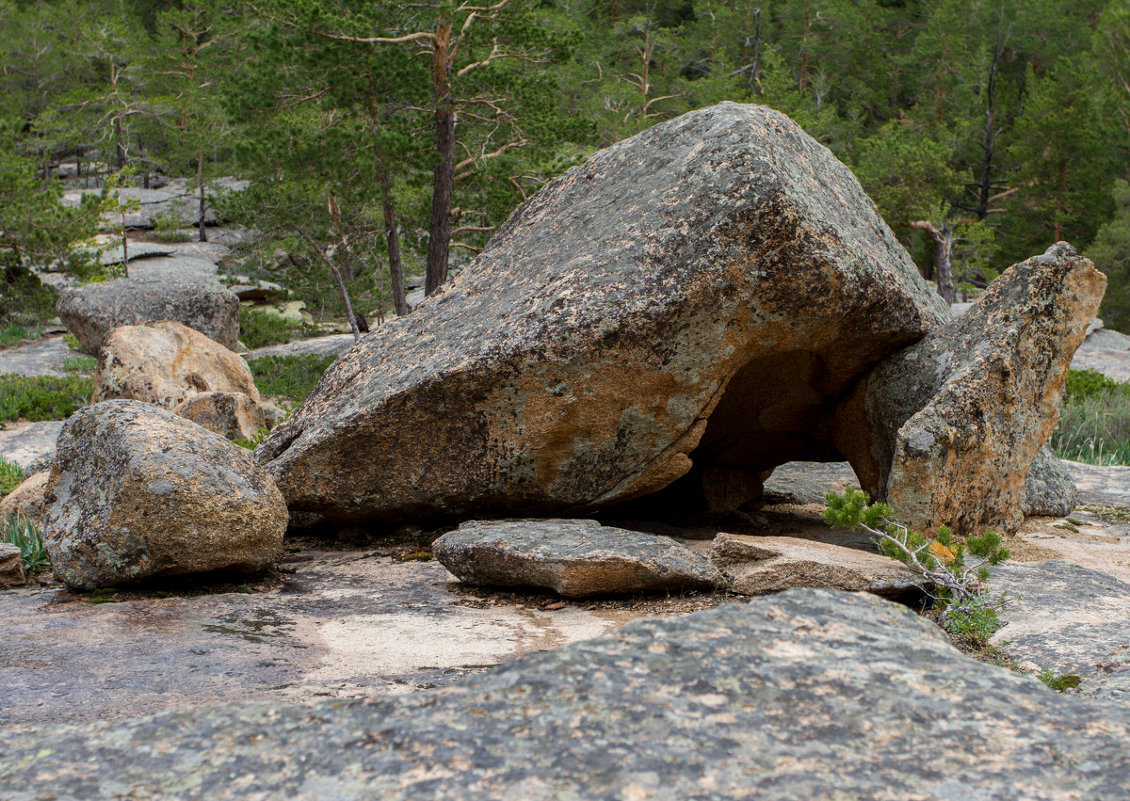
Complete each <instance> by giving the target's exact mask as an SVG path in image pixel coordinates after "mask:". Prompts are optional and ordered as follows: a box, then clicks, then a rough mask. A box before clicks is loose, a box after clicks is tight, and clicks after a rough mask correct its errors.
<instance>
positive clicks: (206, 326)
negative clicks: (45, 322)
mask: <svg viewBox="0 0 1130 801" xmlns="http://www.w3.org/2000/svg"><path fill="white" fill-rule="evenodd" d="M56 309H57V310H58V312H59V318H60V319H61V320H62V321H63V325H65V326H66V327H67V330H68V331H70V332H71V333H72V334H74V335H75V336H76V337H77V338H78V341H79V342H80V343H81V344H82V349H83V350H85V351H86V352H87V353H90V354H93V355H96V356H97V355H98V353H99V352H100V351H101V349H102V345H103V343H104V342H105V341H106V337H108V336H109V335H110V332H111V331H113V330H114V329H115V328H119V327H121V326H123V325H143V324H145V323H156V322H161V321H164V320H171V321H173V322H178V323H182V324H184V325H186V326H188V327H189V328H192V329H194V330H196V331H199V332H200V333H202V334H204V336H206V337H208V338H209V339H214V340H215V341H216V342H219V343H220V344H221V345H223V346H224V347H225V348H233V347H235V344H236V342H238V341H239V298H237V297H236V296H235V295H233V294H232V293H231V292H229V291H228V290H227V289H224V288H223V287H221V286H213V285H210V284H205V283H197V282H184V281H169V280H161V281H157V280H142V279H134V278H121V279H115V280H112V281H101V282H99V283H95V284H87V285H86V286H82V287H77V288H73V289H64V290H63V293H62V295H61V296H60V297H59V302H58V303H57V304H56Z"/></svg>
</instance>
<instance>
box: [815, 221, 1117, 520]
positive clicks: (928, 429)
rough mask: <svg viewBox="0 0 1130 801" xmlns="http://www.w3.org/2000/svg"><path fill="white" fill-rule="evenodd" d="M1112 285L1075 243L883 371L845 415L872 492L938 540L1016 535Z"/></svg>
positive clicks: (842, 433) (848, 441)
mask: <svg viewBox="0 0 1130 801" xmlns="http://www.w3.org/2000/svg"><path fill="white" fill-rule="evenodd" d="M1105 286H1106V277H1105V276H1104V275H1103V274H1102V273H1100V272H1099V271H1098V270H1096V269H1095V266H1094V265H1093V264H1091V262H1090V261H1088V260H1087V259H1084V258H1082V257H1080V256H1078V255H1077V254H1076V253H1075V251H1074V249H1072V247H1071V246H1070V245H1068V244H1067V243H1066V242H1060V243H1057V244H1056V245H1053V246H1052V247H1051V248H1049V249H1048V251H1047V252H1046V253H1044V254H1043V255H1041V256H1035V257H1033V258H1031V259H1028V260H1027V261H1025V262H1022V263H1020V264H1017V265H1014V266H1013V267H1011V268H1009V270H1008V271H1006V272H1005V273H1004V274H1003V275H1002V276H1001V277H1000V278H998V279H997V280H996V281H994V282H993V283H992V284H991V285H990V286H989V288H988V289H987V290H985V292H984V293H983V294H982V295H981V296H980V298H979V299H978V300H977V302H976V303H975V304H974V306H973V307H972V308H971V309H969V310H968V311H967V312H965V313H964V314H962V315H961V316H960V317H958V318H957V319H956V320H954V321H953V322H951V323H949V324H948V325H946V326H944V327H941V328H939V329H938V330H937V331H934V332H932V333H931V334H929V335H928V336H927V337H926V338H925V339H923V340H922V341H921V342H919V343H918V344H916V345H913V346H911V347H909V348H906V349H905V350H903V351H901V352H900V353H898V354H896V355H894V356H892V357H890V358H888V359H886V360H884V361H883V362H881V363H880V364H879V365H878V366H877V367H876V368H875V370H874V371H872V373H871V374H870V375H869V376H868V378H867V379H866V380H865V381H863V382H861V383H860V386H859V387H858V388H857V389H856V391H855V393H854V394H853V396H852V398H851V400H849V401H848V402H847V403H846V404H845V407H844V408H843V409H842V411H841V413H840V429H839V436H838V438H837V441H838V444H839V446H840V450H841V452H842V453H844V454H845V455H846V456H847V457H848V461H850V462H851V463H852V467H853V468H854V469H855V472H856V475H858V476H859V478H860V481H861V483H862V485H863V488H864V489H865V490H867V491H868V492H869V493H870V494H871V495H872V497H880V498H883V499H885V500H886V501H887V502H888V503H890V504H891V505H892V506H893V507H894V508H895V511H896V512H897V513H898V515H899V519H900V520H902V521H904V522H906V523H908V524H909V525H911V526H913V527H916V528H919V529H926V530H931V529H933V528H934V527H935V526H937V525H942V524H944V525H949V526H952V527H953V528H954V529H955V530H956V531H958V532H966V531H972V530H979V529H982V528H985V527H987V526H988V527H996V528H1002V529H1005V530H1010V531H1011V530H1014V529H1015V528H1016V527H1017V526H1018V525H1019V524H1020V522H1021V521H1022V520H1023V512H1022V508H1021V504H1022V500H1023V494H1024V481H1025V477H1026V476H1027V474H1028V468H1029V467H1030V466H1031V464H1032V461H1033V460H1034V459H1035V457H1036V452H1037V451H1038V450H1039V449H1040V447H1041V446H1042V445H1043V444H1044V443H1045V442H1047V440H1048V437H1049V436H1050V435H1051V432H1052V429H1053V428H1055V424H1056V421H1057V419H1058V417H1059V406H1058V403H1059V396H1060V394H1061V392H1062V390H1063V380H1064V374H1065V372H1066V370H1067V365H1068V363H1069V362H1070V360H1071V356H1072V354H1073V353H1074V352H1075V349H1076V348H1077V347H1078V346H1079V343H1080V342H1081V341H1082V339H1083V334H1084V331H1085V330H1086V328H1087V324H1088V323H1089V322H1090V321H1091V319H1092V318H1093V317H1094V315H1095V311H1096V309H1097V308H1098V305H1099V301H1101V300H1102V295H1103V289H1104V288H1105Z"/></svg>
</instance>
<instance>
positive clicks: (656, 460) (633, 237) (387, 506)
mask: <svg viewBox="0 0 1130 801" xmlns="http://www.w3.org/2000/svg"><path fill="white" fill-rule="evenodd" d="M947 316H948V310H947V308H946V307H945V305H944V304H943V303H942V302H941V300H940V299H939V298H938V297H937V296H936V295H933V294H932V293H930V292H929V290H928V288H927V287H926V285H925V283H924V282H923V281H922V279H921V278H920V277H919V275H918V272H917V271H916V270H915V268H914V265H913V263H912V262H911V260H910V258H909V257H908V256H907V254H906V252H905V251H904V250H903V248H902V247H901V246H900V245H899V244H898V242H897V241H896V240H895V238H894V236H893V235H892V234H891V232H890V230H889V229H888V228H887V226H886V225H885V224H884V223H883V221H882V219H881V218H880V217H879V215H878V213H877V212H876V210H875V206H874V204H872V202H871V201H870V200H869V199H868V198H867V196H866V195H865V194H864V193H863V191H862V189H861V188H860V186H859V183H858V182H857V181H856V180H855V178H854V177H853V176H852V175H851V173H850V171H849V170H848V169H847V168H846V167H845V166H844V165H843V164H841V163H840V162H838V161H837V160H836V159H835V158H834V157H833V156H832V154H831V153H830V152H829V151H828V150H827V149H825V148H824V147H823V146H821V145H820V144H819V143H817V142H816V141H815V140H813V139H812V138H811V137H809V136H808V135H807V134H805V133H804V132H803V131H802V130H801V129H800V128H799V127H798V126H797V125H795V124H794V123H793V122H792V121H791V120H789V119H788V118H787V117H785V116H784V115H782V114H780V113H778V112H776V111H773V110H771V109H768V108H764V107H761V106H744V105H737V104H734V103H723V104H721V105H718V106H715V107H712V108H707V109H702V110H700V111H695V112H691V113H690V114H686V115H684V116H682V117H679V118H678V119H675V120H672V121H670V122H666V123H663V124H660V125H656V126H654V127H653V128H650V129H648V130H647V131H644V132H643V133H641V134H639V135H637V136H635V137H632V138H631V139H628V140H626V141H624V142H621V143H619V144H617V145H614V146H613V147H610V148H608V149H607V150H604V151H601V152H600V153H597V154H596V155H595V156H593V157H592V158H591V159H589V161H588V162H586V163H585V164H584V165H582V166H580V167H577V168H574V169H572V170H570V171H569V172H567V173H566V174H565V175H563V176H561V177H560V178H558V179H556V180H555V181H553V182H551V183H550V184H549V185H548V186H547V187H546V188H545V189H543V190H542V191H541V192H539V193H538V194H537V195H535V196H534V197H532V198H531V199H530V200H528V201H527V202H526V203H524V204H523V205H522V206H521V207H520V208H519V209H518V210H517V211H516V212H515V213H514V215H513V216H512V217H511V218H510V220H509V221H507V223H506V224H505V225H504V226H502V228H500V229H499V231H498V232H497V233H496V234H495V236H494V237H493V239H491V241H490V243H489V244H488V245H487V248H486V249H485V250H484V252H483V253H482V254H480V255H479V256H478V258H476V259H475V260H474V261H473V262H472V263H471V264H470V265H468V266H467V267H466V268H465V269H464V270H463V271H462V272H461V274H460V275H459V276H458V277H456V278H455V279H454V280H453V281H452V282H451V283H450V285H449V286H448V287H447V288H445V290H444V291H443V292H441V293H439V294H437V295H435V296H433V297H431V298H429V299H428V300H427V301H426V302H425V303H424V304H423V305H422V306H421V307H419V308H418V309H416V310H415V311H414V312H413V313H412V314H411V315H409V316H407V317H402V318H397V319H396V320H394V321H392V322H390V323H387V324H386V325H383V326H381V327H380V329H379V330H377V331H376V332H374V333H372V334H369V335H367V336H366V337H364V338H362V340H361V341H360V342H359V343H358V344H357V345H356V346H354V347H353V348H352V349H351V350H350V351H349V352H348V353H346V354H345V355H344V356H343V357H342V358H340V359H339V360H338V361H337V363H336V364H335V365H334V366H333V367H331V368H330V370H329V371H328V372H327V373H326V374H325V376H324V378H323V379H322V381H321V383H320V384H319V385H318V387H317V388H316V389H315V390H314V392H313V393H311V395H310V396H309V397H308V398H307V399H306V401H305V402H304V403H303V405H302V406H301V408H300V409H299V410H298V411H297V412H296V413H295V414H294V415H292V416H291V418H290V419H289V420H287V421H286V422H284V423H283V424H282V425H280V426H279V427H278V428H277V429H275V431H274V432H273V433H272V434H271V436H269V437H268V438H267V439H266V440H265V442H264V443H263V444H262V445H261V446H260V448H259V450H258V451H257V454H258V456H259V458H260V459H261V461H262V462H263V464H264V465H265V466H266V467H267V469H268V470H269V471H270V472H271V474H272V475H274V476H275V477H276V479H277V480H278V482H279V486H280V488H281V489H282V491H283V493H284V495H285V496H286V498H287V503H288V505H289V506H290V507H291V508H292V509H296V510H304V511H310V512H318V513H321V514H323V515H326V516H327V517H331V518H336V519H339V520H349V519H363V518H382V519H389V520H394V519H403V518H412V517H419V516H425V517H426V516H448V515H469V514H472V513H476V512H488V513H491V514H498V513H503V514H512V515H520V516H525V515H531V514H537V515H543V514H544V515H553V514H560V513H562V512H568V513H572V514H575V513H577V512H581V511H584V510H591V509H594V508H598V507H601V506H605V505H608V504H613V503H616V502H618V501H623V500H626V499H630V498H633V497H637V496H640V495H644V494H647V493H653V492H656V491H657V490H661V489H663V488H664V487H667V486H668V485H669V484H671V483H672V482H674V481H676V480H677V479H679V478H681V477H683V476H686V475H687V474H688V473H689V472H690V471H691V468H692V466H694V467H695V468H696V472H695V474H694V475H691V476H689V477H688V478H687V482H690V483H691V484H692V485H693V483H694V482H695V481H696V480H700V478H701V477H703V476H706V477H708V478H707V481H708V483H709V481H710V480H725V481H726V485H727V491H726V493H725V502H726V503H727V504H729V505H731V506H732V505H733V504H734V503H736V502H738V500H740V495H741V493H740V492H739V490H740V489H741V486H742V485H743V483H744V485H745V486H746V492H745V495H746V497H749V496H751V495H753V494H756V493H757V492H758V491H759V490H760V486H761V482H760V477H761V473H762V472H763V471H765V470H766V469H768V468H771V467H773V466H775V465H778V464H782V463H784V462H787V461H790V460H793V459H815V460H827V459H836V458H840V457H839V455H838V452H837V451H836V449H835V447H834V446H833V444H832V443H831V433H832V432H831V427H830V426H829V425H828V421H829V417H830V410H831V409H832V408H833V407H834V404H835V401H836V399H837V398H839V397H840V396H841V395H843V394H844V393H846V392H847V391H848V390H850V388H851V387H852V386H853V385H854V383H855V382H856V381H857V380H858V379H859V378H860V377H861V376H862V375H863V374H864V373H865V372H866V371H867V370H868V369H869V368H870V367H871V366H872V365H873V364H874V363H875V362H876V361H878V360H880V359H882V358H883V357H884V356H886V355H887V354H889V353H892V352H894V351H895V350H897V349H899V348H900V347H902V346H905V345H907V344H910V343H912V342H915V341H917V340H918V339H920V338H921V337H922V336H923V335H924V334H925V333H926V332H927V331H928V330H930V329H932V328H934V327H936V326H937V325H938V324H940V323H941V322H942V321H943V320H944V319H946V318H947Z"/></svg>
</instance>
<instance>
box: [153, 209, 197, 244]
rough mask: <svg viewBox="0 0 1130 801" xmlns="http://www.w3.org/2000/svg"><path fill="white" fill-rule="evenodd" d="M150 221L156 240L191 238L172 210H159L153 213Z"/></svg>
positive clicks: (168, 240) (166, 240)
mask: <svg viewBox="0 0 1130 801" xmlns="http://www.w3.org/2000/svg"><path fill="white" fill-rule="evenodd" d="M151 222H152V225H153V235H154V236H156V237H157V241H158V242H187V241H188V240H189V239H190V238H191V237H189V235H188V233H187V232H186V231H185V230H184V225H183V224H182V223H181V220H180V217H179V216H178V215H177V214H176V213H174V212H169V211H159V212H157V213H156V214H154V215H153V217H152V218H151Z"/></svg>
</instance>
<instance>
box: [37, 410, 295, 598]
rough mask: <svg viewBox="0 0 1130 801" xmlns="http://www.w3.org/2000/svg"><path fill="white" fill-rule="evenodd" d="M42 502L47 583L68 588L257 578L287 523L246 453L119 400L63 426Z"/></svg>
mask: <svg viewBox="0 0 1130 801" xmlns="http://www.w3.org/2000/svg"><path fill="white" fill-rule="evenodd" d="M46 502H47V522H46V525H45V531H44V543H45V544H46V546H47V552H48V554H49V555H50V557H51V564H52V566H53V567H54V570H55V576H56V577H57V578H59V579H60V580H62V581H64V582H66V584H67V586H68V587H72V588H77V589H93V588H95V587H104V586H112V585H115V584H120V583H124V582H130V581H137V580H140V579H145V578H150V577H153V576H168V575H178V574H187V573H206V572H210V571H217V570H233V571H258V570H262V569H264V568H266V567H268V566H269V565H271V564H272V563H273V562H274V560H275V557H276V556H277V555H278V553H279V551H280V549H281V548H282V539H283V534H284V533H285V531H286V521H287V512H286V505H285V503H284V501H283V499H282V495H281V494H280V493H279V491H278V488H277V487H275V484H274V482H273V481H272V480H271V478H270V476H268V475H267V474H266V473H265V472H264V471H263V470H262V469H261V468H260V467H259V465H258V464H257V463H256V462H255V460H254V459H253V458H252V457H251V454H250V453H248V451H246V450H245V449H243V448H240V447H239V446H238V445H234V444H233V443H231V442H228V441H227V440H226V439H224V438H223V437H221V436H219V435H218V434H213V433H212V432H210V431H207V430H205V429H203V428H201V427H200V426H198V425H196V424H195V423H192V422H190V421H188V420H185V419H184V418H183V417H178V416H177V415H174V414H173V413H172V412H168V411H165V410H164V409H160V408H158V407H156V406H153V405H151V404H148V403H141V402H139V401H130V400H112V401H105V402H104V403H99V404H96V405H94V406H88V407H87V408H85V409H82V410H80V411H78V412H76V413H75V414H74V415H72V416H71V417H70V419H68V420H67V422H66V424H65V425H64V426H63V430H62V431H61V432H60V434H59V443H58V450H57V452H56V456H55V463H54V465H53V467H52V468H51V476H50V478H49V480H48V483H47V491H46Z"/></svg>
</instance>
